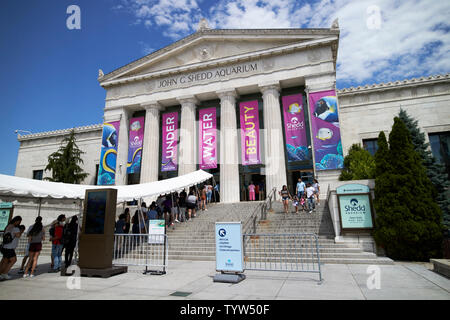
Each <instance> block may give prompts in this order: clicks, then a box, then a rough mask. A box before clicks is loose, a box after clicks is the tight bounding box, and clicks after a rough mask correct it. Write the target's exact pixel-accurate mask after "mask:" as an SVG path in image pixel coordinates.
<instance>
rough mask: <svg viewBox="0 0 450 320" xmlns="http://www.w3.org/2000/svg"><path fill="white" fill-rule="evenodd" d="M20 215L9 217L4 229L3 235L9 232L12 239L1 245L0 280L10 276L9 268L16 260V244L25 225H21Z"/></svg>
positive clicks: (7, 278)
mask: <svg viewBox="0 0 450 320" xmlns="http://www.w3.org/2000/svg"><path fill="white" fill-rule="evenodd" d="M21 222H22V217H20V216H17V217H14V218H12V219H11V221H10V222H9V224H8V226H7V227H6V229H5V235H6V234H10V235H11V236H12V241H11V242H9V243H6V244H3V245H2V248H1V253H2V255H3V258H2V261H1V262H0V280H9V279H11V277H10V276H9V275H8V272H9V270H11V268H12V266H13V265H14V263H16V261H17V256H16V251H15V249H16V248H17V245H18V244H19V238H20V237H21V236H22V233H23V232H24V231H25V226H21V225H20V223H21Z"/></svg>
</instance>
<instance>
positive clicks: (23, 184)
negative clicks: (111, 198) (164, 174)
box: [0, 170, 213, 202]
mask: <svg viewBox="0 0 450 320" xmlns="http://www.w3.org/2000/svg"><path fill="white" fill-rule="evenodd" d="M212 177H213V175H212V174H209V173H207V172H205V171H203V170H197V171H194V172H191V173H188V174H185V175H183V176H179V177H175V178H171V179H166V180H161V181H155V182H149V183H142V184H135V185H126V186H92V185H79V184H69V183H61V182H49V181H41V180H33V179H27V178H21V177H15V176H8V175H3V174H0V195H3V196H17V197H30V198H41V199H45V198H54V199H81V200H83V199H84V196H85V191H86V189H102V188H113V189H117V202H123V201H133V200H135V199H136V200H138V199H141V198H148V197H153V196H158V195H160V194H170V193H173V192H178V191H181V190H183V189H184V188H186V189H187V188H189V187H191V186H194V185H197V184H200V183H203V182H205V181H207V180H209V179H211V178H212Z"/></svg>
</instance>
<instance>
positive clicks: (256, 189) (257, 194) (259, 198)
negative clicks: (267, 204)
mask: <svg viewBox="0 0 450 320" xmlns="http://www.w3.org/2000/svg"><path fill="white" fill-rule="evenodd" d="M255 196H258V200H259V201H261V200H262V199H261V197H260V196H259V184H258V183H257V184H256V185H255Z"/></svg>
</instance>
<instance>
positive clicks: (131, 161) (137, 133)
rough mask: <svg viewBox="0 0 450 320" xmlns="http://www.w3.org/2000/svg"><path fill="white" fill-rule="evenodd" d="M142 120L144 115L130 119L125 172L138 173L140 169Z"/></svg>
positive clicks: (142, 135) (142, 137)
mask: <svg viewBox="0 0 450 320" xmlns="http://www.w3.org/2000/svg"><path fill="white" fill-rule="evenodd" d="M144 121H145V117H139V118H132V119H130V135H129V137H130V138H129V141H128V162H127V173H138V172H140V171H141V159H142V145H143V142H144Z"/></svg>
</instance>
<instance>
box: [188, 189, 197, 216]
mask: <svg viewBox="0 0 450 320" xmlns="http://www.w3.org/2000/svg"><path fill="white" fill-rule="evenodd" d="M196 202H197V197H196V196H195V195H194V191H192V190H191V191H190V192H189V196H188V197H187V200H186V207H187V210H188V215H189V219H188V221H189V220H191V218H192V216H194V217H195V203H196Z"/></svg>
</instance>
